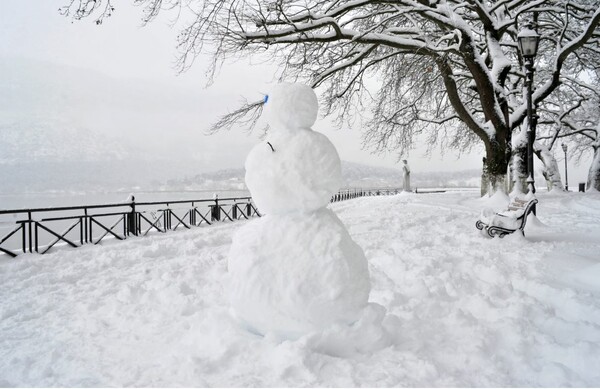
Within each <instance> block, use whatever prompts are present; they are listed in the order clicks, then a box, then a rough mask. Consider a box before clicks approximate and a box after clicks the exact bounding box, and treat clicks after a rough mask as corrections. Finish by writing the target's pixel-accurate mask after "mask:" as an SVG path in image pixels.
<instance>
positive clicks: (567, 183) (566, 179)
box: [561, 143, 569, 192]
mask: <svg viewBox="0 0 600 389" xmlns="http://www.w3.org/2000/svg"><path fill="white" fill-rule="evenodd" d="M561 146H562V149H563V151H564V152H565V189H566V190H567V192H568V191H569V176H568V170H567V145H566V144H564V143H563V144H561Z"/></svg>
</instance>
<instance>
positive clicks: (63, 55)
mask: <svg viewBox="0 0 600 389" xmlns="http://www.w3.org/2000/svg"><path fill="white" fill-rule="evenodd" d="M66 3H67V0H28V1H24V0H1V1H0V59H2V60H4V61H5V62H7V63H8V64H10V61H11V60H12V59H15V58H26V59H34V60H40V61H44V62H52V63H56V64H63V65H68V66H70V67H75V68H79V69H80V70H83V71H86V70H91V71H95V72H99V73H102V74H104V75H106V76H109V77H110V79H111V80H112V82H114V83H115V84H119V83H122V82H125V81H131V80H135V81H136V82H138V84H140V83H142V84H144V85H147V86H148V90H149V92H148V93H149V94H152V93H154V94H156V95H161V93H160V91H161V86H165V87H166V86H168V88H169V89H168V90H169V93H164V94H163V95H164V96H163V97H164V98H168V99H169V101H170V102H171V103H173V102H174V103H176V104H178V103H179V102H181V104H179V105H180V107H183V108H184V109H185V112H183V113H182V112H181V110H179V111H178V113H177V115H178V120H177V121H176V122H177V126H167V123H171V122H172V121H173V115H174V111H173V110H166V109H164V110H161V109H159V108H157V107H158V106H162V105H163V104H160V102H155V103H156V104H155V105H152V104H150V105H151V106H149V107H148V113H149V114H151V115H150V116H151V119H148V117H147V116H148V115H145V114H143V109H142V113H141V114H140V113H138V115H137V116H131V115H129V114H128V113H123V112H120V113H115V114H114V115H112V114H110V115H108V116H109V117H111V118H112V120H113V121H112V122H109V121H107V120H104V121H101V120H96V121H94V123H95V124H96V125H97V127H98V128H97V129H98V130H102V131H107V132H110V129H111V128H112V129H118V130H119V131H120V132H121V133H122V132H123V130H122V129H123V128H125V124H126V125H127V127H126V128H127V129H130V131H131V132H132V134H136V139H139V134H140V133H144V131H148V134H149V135H150V136H149V137H153V138H154V140H155V143H156V138H157V137H159V136H165V137H166V136H167V135H168V138H169V139H171V143H168V144H169V145H173V147H176V146H174V145H175V144H176V142H175V141H174V139H181V140H182V141H183V142H184V143H187V144H188V146H189V144H190V143H194V142H197V143H198V150H199V151H198V152H202V148H203V147H204V148H206V147H210V148H215V149H220V150H225V151H226V152H228V153H229V154H228V155H225V156H223V155H222V156H221V157H222V158H221V159H220V160H218V161H215V162H214V165H215V166H214V169H213V170H216V169H219V168H220V167H222V165H225V166H224V167H236V166H242V164H243V160H244V159H245V155H246V154H247V152H248V150H249V149H250V147H252V145H253V144H255V143H256V142H257V141H258V140H257V136H258V134H252V135H250V136H248V135H246V133H245V132H243V131H242V130H241V129H237V130H234V131H232V132H229V133H221V134H218V135H217V136H211V137H207V136H205V135H204V134H203V131H204V130H206V128H207V127H208V125H209V124H210V123H211V122H213V121H214V120H216V118H218V116H219V115H220V114H222V113H226V112H227V111H228V110H231V109H234V108H236V106H238V105H239V102H240V101H241V98H242V97H245V98H248V99H251V100H252V99H256V98H257V97H259V96H260V95H261V94H262V93H266V92H268V90H269V84H270V83H272V81H273V80H272V79H273V75H274V69H275V68H274V65H269V64H252V63H251V62H250V61H243V62H241V63H236V64H231V65H226V66H225V67H224V68H223V69H222V71H221V72H220V74H219V75H218V77H217V79H216V81H215V83H214V84H213V85H212V86H210V87H209V88H208V89H204V85H205V83H206V77H205V74H204V71H205V70H206V69H205V63H206V61H205V59H204V58H198V60H197V61H196V63H195V65H194V67H193V68H192V69H191V70H189V71H187V72H186V73H184V74H177V72H176V70H175V69H174V61H175V55H176V49H175V43H176V42H175V37H176V34H177V31H178V29H179V27H180V26H177V25H176V26H175V27H170V26H169V22H170V19H171V18H172V16H171V15H169V14H166V15H165V16H163V17H162V18H160V19H159V20H157V21H155V22H153V23H152V24H150V25H148V26H145V27H141V22H140V20H141V16H142V10H141V9H140V8H137V7H134V6H132V5H130V4H127V3H129V2H128V1H123V2H119V3H118V4H117V5H116V6H117V9H116V11H115V13H114V16H113V17H111V18H110V19H108V20H106V21H105V23H104V24H103V25H101V26H97V25H95V24H94V23H93V19H88V20H84V21H79V22H77V21H76V22H72V21H71V20H70V19H68V18H65V17H63V16H61V15H60V14H59V13H58V8H59V7H60V6H62V5H65V4H66ZM0 77H2V75H0ZM107 82H111V81H107ZM190 93H191V94H193V96H194V97H193V99H197V104H196V105H190V104H187V105H186V103H185V102H184V101H183V100H184V99H185V100H187V101H188V102H189V100H190ZM125 107H126V105H125ZM196 108H197V109H196ZM107 109H108V110H109V111H110V110H112V109H113V108H110V107H109V108H107ZM117 110H118V109H117ZM81 112H88V111H85V110H83V111H81ZM90 112H91V111H90ZM104 113H106V112H104ZM109 113H110V112H109ZM89 115H90V116H93V115H95V114H93V113H90V114H89ZM161 115H162V117H161ZM96 116H100V115H96ZM84 122H85V118H84ZM100 122H102V123H100ZM99 123H100V124H99ZM86 124H88V126H89V120H88V123H86ZM166 127H168V128H166ZM315 129H317V130H320V131H322V132H324V133H325V134H326V135H328V136H329V137H330V138H331V140H332V141H333V143H334V144H335V145H336V147H337V148H338V151H339V153H340V156H341V158H342V159H343V160H347V161H353V162H360V163H365V164H369V165H374V166H387V167H396V168H400V164H398V163H397V162H396V160H397V158H398V156H397V155H396V154H395V153H390V154H388V155H374V154H370V153H369V152H368V151H364V150H361V142H360V129H359V128H353V129H347V128H346V129H341V130H335V129H332V126H331V125H330V124H329V123H328V121H327V120H325V119H321V120H319V121H318V124H317V125H315ZM115 131H116V130H115ZM192 133H193V136H191V135H190V134H192ZM157 134H159V135H157ZM227 150H229V151H227ZM221 154H222V153H221ZM561 154H562V153H561ZM482 156H483V151H482V147H477V148H475V149H474V150H473V152H472V153H470V154H467V155H462V156H461V157H460V159H458V157H457V156H456V154H455V153H450V152H448V153H446V154H445V155H444V156H443V157H442V156H441V153H439V152H436V153H434V156H432V157H431V158H429V157H426V156H424V151H423V150H422V149H416V150H413V151H411V153H410V155H409V156H408V160H409V164H410V165H411V167H412V169H413V171H414V172H415V173H416V172H418V171H419V170H421V171H436V170H463V169H473V168H480V167H481V157H482ZM403 157H405V156H403ZM557 159H558V160H559V164H560V166H561V167H562V166H563V163H562V155H561V156H559V155H557ZM536 163H538V164H539V162H536ZM587 168H588V166H587V164H586V163H585V162H584V163H583V164H582V166H581V167H579V168H577V167H576V166H575V164H574V163H572V162H570V170H569V178H570V181H571V186H575V184H574V183H575V182H576V181H584V180H585V179H586V176H587ZM561 170H562V169H561ZM540 184H541V183H540Z"/></svg>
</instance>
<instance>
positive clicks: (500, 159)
mask: <svg viewBox="0 0 600 389" xmlns="http://www.w3.org/2000/svg"><path fill="white" fill-rule="evenodd" d="M486 146H487V147H486V157H485V158H484V159H483V174H482V176H481V195H482V196H485V195H486V194H487V195H490V196H491V195H493V194H494V193H496V192H497V191H499V190H501V191H502V192H504V193H507V192H508V187H507V176H508V165H509V163H508V162H509V160H510V152H507V148H506V146H505V145H504V147H503V146H502V145H501V144H499V143H498V142H494V143H491V144H488V145H486Z"/></svg>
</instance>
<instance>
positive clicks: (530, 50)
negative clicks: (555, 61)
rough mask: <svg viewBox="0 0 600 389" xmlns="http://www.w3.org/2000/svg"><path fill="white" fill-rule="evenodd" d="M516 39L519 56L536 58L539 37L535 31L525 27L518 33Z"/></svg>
mask: <svg viewBox="0 0 600 389" xmlns="http://www.w3.org/2000/svg"><path fill="white" fill-rule="evenodd" d="M517 39H518V41H519V50H520V51H521V55H523V56H524V57H535V56H536V54H537V50H538V43H539V41H540V36H539V35H538V34H537V33H536V32H535V31H533V30H532V29H531V28H529V27H526V28H525V29H523V30H522V31H521V32H520V33H519V35H518V37H517Z"/></svg>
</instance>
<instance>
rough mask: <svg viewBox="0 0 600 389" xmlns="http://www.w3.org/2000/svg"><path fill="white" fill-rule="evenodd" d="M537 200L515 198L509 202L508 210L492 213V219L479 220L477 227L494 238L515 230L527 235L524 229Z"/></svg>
mask: <svg viewBox="0 0 600 389" xmlns="http://www.w3.org/2000/svg"><path fill="white" fill-rule="evenodd" d="M537 202H538V200H537V199H536V198H532V199H531V200H529V201H528V200H523V199H519V198H515V199H513V200H512V201H511V202H510V204H508V207H507V209H506V210H504V211H502V212H497V213H495V214H493V215H491V218H490V220H487V222H484V221H482V220H477V222H476V223H475V227H477V229H478V230H481V231H485V232H486V233H487V234H488V235H489V236H490V237H492V238H494V237H496V236H499V237H500V238H503V237H504V236H505V235H508V234H512V233H513V232H515V231H521V234H523V235H525V232H524V231H523V230H524V229H525V223H527V216H529V214H530V213H531V211H533V206H534V205H535V204H537Z"/></svg>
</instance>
